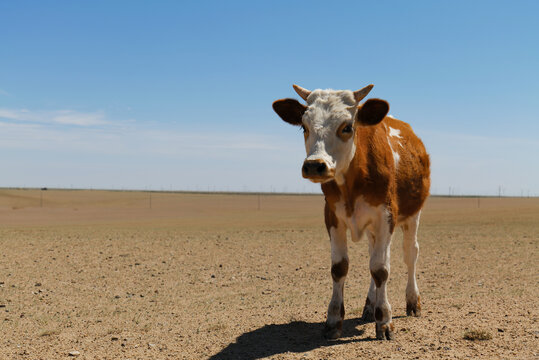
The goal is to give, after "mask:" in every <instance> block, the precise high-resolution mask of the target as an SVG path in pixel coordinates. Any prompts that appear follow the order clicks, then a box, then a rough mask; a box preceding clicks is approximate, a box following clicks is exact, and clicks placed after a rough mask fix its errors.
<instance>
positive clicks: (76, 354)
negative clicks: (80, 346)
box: [68, 350, 80, 356]
mask: <svg viewBox="0 0 539 360" xmlns="http://www.w3.org/2000/svg"><path fill="white" fill-rule="evenodd" d="M68 355H69V356H79V355H80V352H78V351H77V350H74V351H70V352H69V353H68Z"/></svg>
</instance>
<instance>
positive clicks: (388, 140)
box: [387, 128, 402, 169]
mask: <svg viewBox="0 0 539 360" xmlns="http://www.w3.org/2000/svg"><path fill="white" fill-rule="evenodd" d="M390 129H391V128H390ZM392 130H394V129H392ZM397 131H398V130H397ZM387 143H388V144H389V148H390V149H391V153H392V154H393V162H394V163H395V169H396V168H397V167H398V166H399V160H400V155H399V153H398V151H395V150H393V146H392V145H391V140H390V139H389V138H387ZM398 144H399V145H400V146H401V147H402V144H401V143H400V142H399V143H398Z"/></svg>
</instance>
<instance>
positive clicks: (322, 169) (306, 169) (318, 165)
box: [301, 159, 334, 182]
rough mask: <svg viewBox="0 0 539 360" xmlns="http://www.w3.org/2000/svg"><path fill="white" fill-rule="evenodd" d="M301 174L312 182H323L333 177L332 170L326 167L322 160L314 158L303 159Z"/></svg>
mask: <svg viewBox="0 0 539 360" xmlns="http://www.w3.org/2000/svg"><path fill="white" fill-rule="evenodd" d="M301 174H302V175H303V177H304V178H305V179H309V180H311V181H313V182H325V181H328V180H331V179H332V178H333V175H334V171H333V170H331V169H329V168H328V166H327V165H326V163H325V162H324V160H320V159H316V160H305V162H304V163H303V167H302V168H301Z"/></svg>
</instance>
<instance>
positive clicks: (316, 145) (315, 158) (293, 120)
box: [273, 85, 389, 183]
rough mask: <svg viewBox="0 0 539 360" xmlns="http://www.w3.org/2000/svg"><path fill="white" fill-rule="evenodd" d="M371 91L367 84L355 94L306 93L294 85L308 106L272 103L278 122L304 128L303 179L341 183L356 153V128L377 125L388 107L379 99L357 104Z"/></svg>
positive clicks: (325, 91) (352, 92)
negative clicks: (305, 152) (282, 121)
mask: <svg viewBox="0 0 539 360" xmlns="http://www.w3.org/2000/svg"><path fill="white" fill-rule="evenodd" d="M372 88H373V85H368V86H366V87H364V88H363V89H361V90H357V91H350V90H320V89H317V90H313V91H309V90H307V89H304V88H302V87H299V86H297V85H294V90H296V92H297V93H298V95H299V96H301V98H302V99H303V100H305V101H306V102H307V106H305V105H303V104H301V103H300V102H299V101H297V100H295V99H281V100H277V101H275V102H274V103H273V110H275V112H276V113H277V114H278V115H279V116H280V117H281V119H283V120H284V121H286V122H287V123H289V124H292V125H297V126H301V127H302V128H303V133H304V135H305V150H306V151H307V157H306V158H305V161H304V163H303V167H302V169H301V170H302V175H303V177H304V178H306V179H309V180H311V181H312V182H319V183H323V182H327V181H331V180H333V179H336V180H337V182H339V183H341V182H342V179H343V176H344V174H345V173H346V170H347V169H348V166H349V165H350V162H351V161H352V158H353V157H354V154H355V151H356V144H355V142H354V138H355V137H354V133H355V131H356V129H357V127H358V126H371V125H376V124H378V123H379V122H380V121H382V120H383V119H384V117H385V116H386V114H387V112H388V111H389V104H388V103H387V102H386V101H384V100H380V99H369V100H367V101H366V102H365V103H364V104H363V105H359V102H360V101H361V100H362V99H363V98H364V97H365V96H367V94H368V93H369V92H370V91H371V89H372Z"/></svg>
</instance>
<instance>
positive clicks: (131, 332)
mask: <svg viewBox="0 0 539 360" xmlns="http://www.w3.org/2000/svg"><path fill="white" fill-rule="evenodd" d="M258 204H259V197H258V196H256V195H199V194H174V193H151V194H150V193H144V192H106V191H51V190H48V191H43V192H41V191H37V190H0V359H62V358H73V357H72V356H70V355H69V353H70V352H72V351H77V352H78V353H79V355H77V358H79V359H204V358H211V359H259V358H272V359H339V358H343V359H347V358H368V359H378V358H394V359H408V358H409V359H439V358H442V359H445V358H458V359H462V358H485V359H491V358H503V359H532V358H538V356H539V355H538V354H539V323H538V319H539V299H538V296H539V286H538V285H539V251H538V249H539V199H497V198H482V199H480V200H479V201H478V199H477V198H463V199H455V198H431V199H429V201H428V204H427V206H426V209H425V210H424V213H423V216H422V224H421V227H420V232H419V241H420V247H421V250H420V259H419V263H418V272H419V280H418V284H419V288H420V291H421V300H422V305H423V313H422V317H420V318H409V317H406V316H405V310H406V309H405V299H404V289H405V285H406V270H405V266H404V263H403V261H402V251H401V245H402V238H401V234H400V232H397V234H396V235H395V237H394V239H393V244H392V263H391V269H392V273H391V277H390V282H389V299H390V302H391V304H392V306H393V315H394V324H395V328H396V340H395V341H385V342H380V341H376V340H374V324H373V323H363V322H362V321H361V320H360V319H359V317H360V316H361V311H362V306H363V303H364V300H365V296H366V292H367V289H368V285H369V281H370V278H369V271H368V259H367V245H366V243H365V242H364V241H363V242H360V243H352V242H350V272H349V276H348V280H347V284H346V290H345V306H346V310H347V315H346V316H347V319H346V320H345V324H344V334H343V338H342V339H340V340H338V341H333V342H330V341H326V340H324V339H323V338H322V337H321V331H322V327H323V322H324V320H325V313H326V309H327V305H328V302H329V299H330V297H331V276H330V252H329V241H328V239H327V233H326V231H325V228H324V225H323V219H322V206H323V198H322V197H321V196H277V195H273V196H261V197H260V209H259V205H258ZM469 330H480V331H483V332H484V333H486V334H488V335H490V336H491V339H490V340H483V341H479V340H477V341H470V340H465V339H464V334H465V333H466V331H469Z"/></svg>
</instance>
